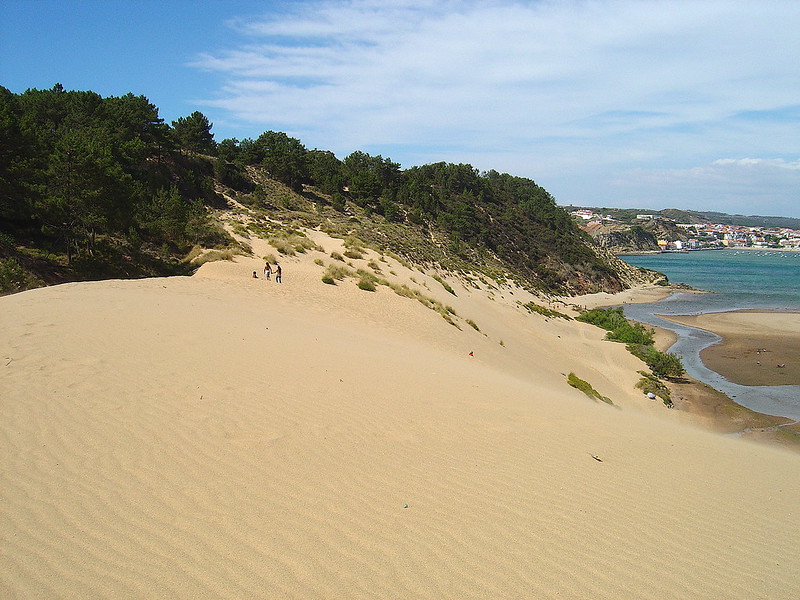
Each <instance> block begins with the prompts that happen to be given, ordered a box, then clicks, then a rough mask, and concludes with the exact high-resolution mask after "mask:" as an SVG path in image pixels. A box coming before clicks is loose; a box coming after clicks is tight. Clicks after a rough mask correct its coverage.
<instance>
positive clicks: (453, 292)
mask: <svg viewBox="0 0 800 600" xmlns="http://www.w3.org/2000/svg"><path fill="white" fill-rule="evenodd" d="M431 277H433V278H434V279H435V280H436V281H438V282H439V283H441V284H442V287H443V288H444V289H445V290H446V291H447V292H449V293H451V294H453V296H455V295H456V292H455V290H454V289H453V288H452V287H451V286H450V284H449V283H447V282H446V281H445V280H444V279H442V278H441V277H439V276H438V275H432V276H431Z"/></svg>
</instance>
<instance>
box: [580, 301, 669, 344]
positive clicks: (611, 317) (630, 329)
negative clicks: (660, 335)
mask: <svg viewBox="0 0 800 600" xmlns="http://www.w3.org/2000/svg"><path fill="white" fill-rule="evenodd" d="M576 319H577V320H578V321H583V322H584V323H591V324H592V325H596V326H597V327H601V328H603V329H605V330H607V331H608V333H607V334H606V339H607V340H611V341H613V342H622V343H623V344H644V345H648V346H652V345H653V330H652V329H646V328H645V327H644V325H642V324H641V323H631V322H630V321H628V320H627V319H626V318H625V314H624V313H623V312H622V309H621V308H608V309H603V308H593V309H592V310H588V311H586V312H583V313H581V314H580V315H578V316H577V317H576Z"/></svg>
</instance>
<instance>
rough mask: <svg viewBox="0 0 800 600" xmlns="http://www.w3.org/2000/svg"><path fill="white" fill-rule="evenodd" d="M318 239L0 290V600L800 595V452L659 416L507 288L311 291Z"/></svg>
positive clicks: (674, 415)
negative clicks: (171, 268)
mask: <svg viewBox="0 0 800 600" xmlns="http://www.w3.org/2000/svg"><path fill="white" fill-rule="evenodd" d="M309 235H312V236H314V239H315V241H316V242H317V243H318V244H319V245H320V246H321V247H323V248H324V252H317V251H310V252H308V253H307V254H306V255H298V256H294V257H281V264H282V266H283V277H284V282H283V283H281V284H278V283H275V282H274V281H272V280H271V281H266V280H264V278H263V277H259V278H257V279H254V278H252V276H251V273H252V272H253V271H257V273H259V274H260V273H261V269H262V267H263V260H262V259H261V258H260V257H261V256H263V255H265V254H267V253H268V252H270V251H274V250H271V249H270V248H269V247H267V246H266V244H265V243H264V242H263V241H260V240H251V243H252V245H253V249H254V255H253V256H240V257H236V259H235V260H234V261H219V262H213V263H207V264H205V265H203V267H201V268H200V270H199V271H198V273H197V274H195V275H194V276H193V277H172V278H165V279H143V280H136V281H101V282H90V283H71V284H65V285H59V286H53V287H48V288H43V289H37V290H30V291H27V292H23V293H20V294H16V295H13V296H8V297H3V298H0V360H2V363H1V364H0V398H2V402H0V411H1V413H0V449H1V451H2V455H3V457H4V458H3V469H2V472H0V484H1V487H0V489H1V490H2V502H1V503H0V537H1V538H2V542H3V544H2V545H3V551H2V552H1V553H0V595H2V596H3V597H6V598H86V597H92V598H121V597H125V598H153V597H170V598H200V597H205V598H245V597H246V598H297V599H308V598H331V599H333V598H354V599H357V598H365V599H366V598H401V597H407V598H430V599H442V598H453V599H470V598H475V599H485V598H554V597H559V598H574V599H582V598H587V599H588V598H592V599H609V600H610V599H616V598H673V599H679V598H697V599H709V600H711V599H717V598H721V597H724V598H734V599H736V598H741V599H747V600H750V599H752V598H769V599H776V598H777V599H784V598H785V599H787V600H788V599H790V598H795V597H798V596H800V510H799V509H798V507H799V505H798V498H800V454H798V453H796V452H790V451H787V450H785V449H782V448H780V447H777V446H775V445H769V444H756V443H752V442H748V441H745V440H741V439H735V438H732V437H726V436H722V435H719V434H718V433H714V432H712V431H709V430H707V429H704V428H700V427H698V426H697V424H696V423H694V422H688V421H687V417H686V415H685V414H681V411H678V410H671V409H668V408H666V407H665V406H663V404H662V403H661V402H657V401H652V400H648V399H647V398H646V397H645V396H644V395H643V394H641V392H640V391H639V390H637V389H636V388H635V384H636V382H637V381H638V379H639V375H638V374H637V373H636V371H637V370H638V369H641V368H642V367H643V365H642V363H641V362H640V361H638V359H636V358H634V357H633V356H632V355H630V354H629V353H628V352H627V351H626V350H625V347H624V346H623V345H622V344H616V343H612V342H607V341H604V340H603V337H604V335H605V331H603V330H601V329H599V328H596V327H594V326H592V325H588V324H584V323H578V322H575V321H569V320H567V319H563V318H554V317H545V316H542V315H540V314H532V313H531V312H529V311H528V310H526V309H525V308H523V306H522V304H524V303H525V302H528V301H536V302H541V300H540V299H537V298H534V297H532V296H530V295H529V294H528V293H527V292H525V291H524V290H521V289H519V288H512V287H510V286H499V287H494V288H480V287H474V286H470V285H467V284H465V282H463V281H460V280H458V279H457V278H449V279H448V282H449V284H450V285H451V286H452V288H453V292H454V294H451V293H449V292H448V291H447V290H446V289H445V288H444V287H443V286H442V285H441V283H439V282H438V281H437V280H436V279H434V278H433V277H432V274H430V273H422V272H421V271H419V270H416V269H414V270H412V269H409V268H407V267H406V266H404V265H402V264H400V263H399V262H398V261H396V260H395V259H393V258H391V257H384V256H380V255H378V254H377V253H374V252H372V251H367V252H366V253H365V257H364V259H363V260H354V261H353V262H354V266H355V267H362V266H366V263H367V260H373V261H374V262H375V263H376V264H379V265H380V268H381V269H382V271H383V273H384V274H385V276H386V277H388V278H392V280H393V281H396V282H397V283H398V284H399V283H405V284H407V285H408V286H415V289H417V288H418V289H420V290H421V291H422V292H424V293H425V294H427V295H429V296H430V297H432V298H434V299H436V300H438V301H440V302H441V303H442V304H447V305H448V306H450V307H451V308H452V310H453V312H452V313H449V314H451V318H452V320H453V322H454V324H455V325H454V324H451V323H449V322H447V321H446V320H445V319H444V318H442V315H441V314H439V313H438V312H436V311H434V310H430V309H429V308H427V307H426V306H424V305H423V303H421V302H418V301H416V300H414V299H411V298H408V297H404V296H401V295H399V294H396V293H394V292H393V291H392V290H391V289H389V288H388V287H385V286H381V287H379V288H378V289H377V291H375V292H367V291H363V290H360V289H358V288H357V287H356V285H355V282H354V281H352V280H342V281H337V282H336V284H335V285H325V284H323V283H322V282H321V280H320V278H321V275H322V272H323V269H324V267H323V266H322V265H319V264H317V263H315V260H316V261H318V262H320V263H329V262H331V259H330V258H329V253H330V252H331V251H341V241H340V240H334V239H331V238H328V237H326V236H324V235H323V234H321V233H319V232H310V233H309ZM662 293H663V292H662ZM626 298H627V296H626ZM630 299H633V296H632V295H631V297H630ZM467 320H470V321H472V322H473V323H474V324H475V325H476V326H477V327H473V326H470V325H469V324H468V323H467ZM569 373H575V374H576V375H577V376H578V377H580V378H582V379H584V380H585V381H587V382H589V383H590V384H591V385H592V386H593V387H594V388H595V389H596V390H598V391H599V392H600V393H601V394H602V395H604V396H607V397H609V398H610V399H611V400H612V401H613V405H608V404H605V403H603V402H596V401H592V400H590V399H589V398H588V397H587V396H586V395H584V394H583V393H581V392H580V391H578V390H576V389H574V388H572V387H570V386H569V385H568V384H567V382H566V379H567V375H568V374H569Z"/></svg>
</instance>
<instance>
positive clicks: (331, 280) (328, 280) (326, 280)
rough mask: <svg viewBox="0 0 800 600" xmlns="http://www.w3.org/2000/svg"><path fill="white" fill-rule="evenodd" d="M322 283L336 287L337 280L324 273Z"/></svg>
mask: <svg viewBox="0 0 800 600" xmlns="http://www.w3.org/2000/svg"><path fill="white" fill-rule="evenodd" d="M322 283H327V284H328V285H336V280H335V279H334V278H333V277H332V276H331V275H330V274H329V273H323V274H322Z"/></svg>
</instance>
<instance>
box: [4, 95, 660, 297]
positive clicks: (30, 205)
mask: <svg viewBox="0 0 800 600" xmlns="http://www.w3.org/2000/svg"><path fill="white" fill-rule="evenodd" d="M211 128H212V125H211V123H209V121H208V119H207V118H206V117H205V116H204V115H202V114H201V113H199V112H195V113H193V114H191V115H189V116H188V117H184V118H180V119H178V120H176V121H174V122H173V123H172V124H171V126H170V125H168V124H166V123H164V122H163V120H162V119H161V118H160V117H159V116H158V109H157V108H156V107H155V106H154V105H153V104H151V103H150V102H149V101H148V100H147V98H145V97H144V96H134V95H133V94H127V95H125V96H121V97H107V98H104V97H101V96H100V95H98V94H96V93H94V92H91V91H66V90H64V89H63V88H62V87H61V86H60V85H56V86H54V87H53V88H52V89H49V90H36V89H32V90H28V91H26V92H24V93H22V94H14V93H12V92H10V91H9V90H7V89H5V88H2V87H0V135H2V138H3V140H4V143H3V145H2V148H0V291H3V292H13V291H18V290H21V289H26V288H29V287H36V286H39V285H45V284H52V283H58V282H63V281H73V280H85V279H100V278H108V277H144V276H156V275H169V274H182V273H183V274H187V273H190V272H191V271H192V270H193V269H194V268H196V265H197V262H196V261H193V260H192V258H193V257H196V256H197V255H198V251H199V249H203V248H215V249H217V250H219V251H220V254H224V253H228V255H230V253H234V252H247V251H248V249H247V248H246V247H244V246H243V245H242V244H240V243H238V242H236V241H235V240H234V238H233V237H232V236H231V235H230V234H229V233H228V232H227V231H226V229H225V228H224V227H223V226H222V222H223V220H224V218H225V216H226V215H227V216H229V215H230V213H231V211H240V212H246V213H248V218H247V219H245V220H243V222H244V221H246V222H247V224H246V225H244V224H242V225H239V226H240V227H242V228H245V229H247V230H248V231H247V233H248V234H256V235H261V236H265V237H267V236H276V235H289V234H291V232H293V231H295V230H297V229H299V228H303V227H308V228H320V229H324V230H326V231H328V232H329V233H331V234H333V235H339V236H341V237H346V236H357V237H358V238H359V239H361V240H364V241H365V242H367V243H369V244H371V245H373V246H375V247H376V248H379V249H381V250H384V251H391V252H394V253H396V254H397V255H400V256H402V257H403V258H405V259H406V260H408V261H409V262H411V263H415V264H418V265H432V266H438V267H441V268H444V269H448V270H451V271H455V272H460V273H462V274H464V275H465V276H468V275H469V274H470V273H482V274H485V275H488V276H490V277H493V278H495V279H502V280H508V279H511V280H513V281H515V282H516V283H518V284H520V285H523V286H525V287H526V288H528V289H531V290H534V291H537V292H540V293H558V294H577V293H588V292H596V291H609V292H614V291H619V290H622V289H624V288H626V287H628V286H629V285H630V284H631V283H634V282H639V281H642V280H647V279H650V278H651V277H650V275H649V274H647V273H642V272H641V271H639V270H636V269H633V268H632V267H629V266H628V265H626V264H625V263H623V262H622V261H620V260H619V259H617V258H616V257H614V256H613V255H611V254H610V253H608V252H606V251H603V250H601V249H599V248H597V247H596V246H594V244H593V242H592V240H591V238H590V237H589V236H588V235H587V234H585V233H584V232H582V231H581V230H580V229H578V228H577V227H576V225H575V223H574V222H573V220H572V219H571V217H570V215H569V214H568V213H567V211H566V210H564V209H563V208H560V207H559V206H557V205H556V203H555V200H554V198H553V197H552V196H551V195H550V193H548V192H547V190H545V189H544V188H542V187H541V186H539V185H537V184H536V183H535V182H534V181H532V180H530V179H526V178H521V177H515V176H512V175H509V174H506V173H498V172H497V171H494V170H491V171H488V172H478V170H477V169H475V168H474V167H472V166H471V165H468V164H450V163H444V162H441V163H436V164H429V165H423V166H416V167H411V168H409V169H401V168H400V166H399V165H398V164H397V163H394V162H393V161H392V160H391V159H389V158H383V157H382V156H370V155H369V154H366V153H364V152H360V151H356V152H353V153H352V154H350V155H348V156H347V157H345V158H344V159H341V160H340V159H339V158H337V157H336V156H335V155H334V154H333V153H332V152H329V151H324V150H308V149H307V148H306V147H305V146H304V145H303V144H302V143H301V142H300V140H297V139H295V138H292V137H290V136H288V135H287V134H285V133H281V132H275V131H267V132H265V133H263V134H261V135H260V136H259V137H258V138H256V139H250V138H248V139H244V140H241V141H239V140H236V139H225V140H222V141H221V142H219V143H217V142H215V141H214V138H213V134H212V133H211Z"/></svg>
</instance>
